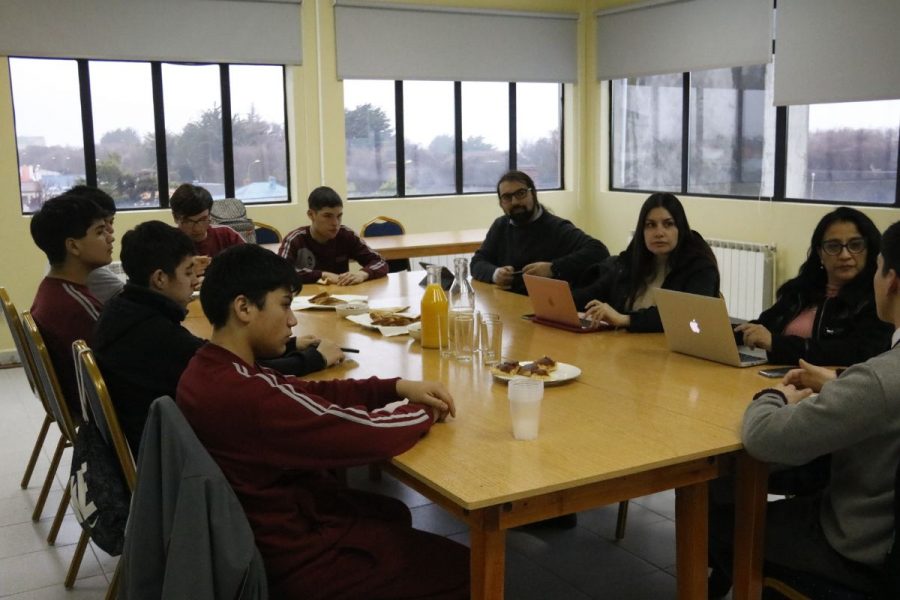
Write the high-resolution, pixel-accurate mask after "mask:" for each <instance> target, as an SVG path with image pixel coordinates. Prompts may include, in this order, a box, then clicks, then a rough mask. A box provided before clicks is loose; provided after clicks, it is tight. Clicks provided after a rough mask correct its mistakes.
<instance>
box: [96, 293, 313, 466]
mask: <svg viewBox="0 0 900 600" xmlns="http://www.w3.org/2000/svg"><path fill="white" fill-rule="evenodd" d="M186 314H187V312H186V311H185V310H184V309H183V308H182V307H181V306H179V305H178V304H176V303H175V302H173V301H172V300H169V299H168V298H166V297H165V296H163V295H162V294H158V293H156V292H153V291H151V290H149V289H147V288H144V287H140V286H136V285H132V284H130V283H129V284H126V285H125V288H124V289H123V290H122V292H121V293H120V294H119V295H118V296H115V297H114V298H112V299H110V300H109V301H108V302H107V303H106V305H105V306H104V307H103V312H102V313H101V314H100V319H99V320H98V321H97V324H96V326H95V329H94V340H93V348H92V350H93V351H94V355H95V356H96V357H97V364H98V365H99V367H100V372H101V373H102V374H103V379H104V381H105V382H106V386H107V388H108V390H109V395H110V398H111V399H112V402H113V405H114V406H115V407H116V414H117V415H118V417H119V424H120V425H121V427H122V431H123V433H124V434H125V438H126V439H127V440H128V445H129V446H130V447H131V451H132V453H133V454H134V455H135V456H137V454H138V449H139V446H140V441H141V433H142V432H143V430H144V422H145V421H146V420H147V411H148V410H149V409H150V404H151V403H152V402H153V401H154V400H155V399H156V398H159V397H160V396H171V397H173V398H174V397H175V389H176V388H177V387H178V379H179V378H180V377H181V373H182V372H183V371H184V369H185V368H186V367H187V364H188V362H189V361H190V360H191V358H192V357H193V356H194V353H195V352H196V351H197V349H198V348H200V346H202V345H203V344H205V343H206V340H204V339H202V338H198V337H197V336H195V335H194V334H192V333H191V332H190V331H188V330H187V329H185V328H184V327H182V326H181V322H182V321H183V320H184V318H185V316H186ZM265 364H267V365H268V366H271V367H274V368H276V369H278V370H280V371H282V372H284V373H289V374H292V375H305V374H306V373H310V372H312V371H317V370H319V369H323V368H324V367H325V359H324V358H323V357H322V355H321V354H319V352H318V351H316V350H315V348H308V349H306V350H305V351H302V352H297V351H296V347H292V348H289V349H288V352H287V353H286V354H285V356H284V357H282V358H278V359H274V360H272V361H266V362H265Z"/></svg>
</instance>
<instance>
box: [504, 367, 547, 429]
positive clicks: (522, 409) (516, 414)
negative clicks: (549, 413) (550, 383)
mask: <svg viewBox="0 0 900 600" xmlns="http://www.w3.org/2000/svg"><path fill="white" fill-rule="evenodd" d="M507 396H508V397H509V415H510V417H511V418H512V430H513V437H514V438H516V439H517V440H533V439H535V438H537V436H538V426H539V425H540V422H541V400H543V398H544V382H543V381H541V380H540V379H528V378H525V377H515V378H513V379H510V380H509V389H508V390H507Z"/></svg>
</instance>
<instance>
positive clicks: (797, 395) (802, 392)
mask: <svg viewBox="0 0 900 600" xmlns="http://www.w3.org/2000/svg"><path fill="white" fill-rule="evenodd" d="M772 389H774V390H778V391H779V392H781V393H782V394H784V397H785V398H786V399H787V401H788V404H797V403H798V402H800V401H801V400H803V399H804V398H809V397H810V396H812V394H813V391H812V390H811V389H809V388H803V389H799V390H798V389H797V388H796V387H794V385H793V384H790V383H789V384H784V383H777V384H775V385H773V386H772Z"/></svg>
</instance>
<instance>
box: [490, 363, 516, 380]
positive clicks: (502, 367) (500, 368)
mask: <svg viewBox="0 0 900 600" xmlns="http://www.w3.org/2000/svg"><path fill="white" fill-rule="evenodd" d="M518 372H519V363H518V362H517V361H514V360H508V361H506V362H502V363H498V364H496V365H494V366H493V367H491V373H494V374H495V375H501V376H505V377H512V376H513V375H515V374H517V373H518Z"/></svg>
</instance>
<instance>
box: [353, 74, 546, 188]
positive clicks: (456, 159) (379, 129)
mask: <svg viewBox="0 0 900 600" xmlns="http://www.w3.org/2000/svg"><path fill="white" fill-rule="evenodd" d="M562 90H563V86H562V85H561V84H556V83H485V82H458V81H457V82H442V81H376V80H360V79H356V80H344V122H345V131H346V134H345V135H346V142H347V143H346V152H347V154H346V165H347V189H348V196H349V197H350V198H351V199H352V198H363V197H369V198H371V197H384V196H392V197H407V196H422V195H437V194H463V193H478V192H493V191H494V189H495V186H496V184H497V179H499V178H500V176H501V175H502V174H503V173H504V172H505V171H507V170H509V169H516V168H518V169H521V170H523V171H525V172H527V173H529V174H530V175H531V176H532V178H534V180H535V182H536V184H537V186H538V187H539V188H540V189H560V188H562V186H563V178H562V172H563V171H562V123H563V120H562V102H563V94H562ZM510 148H515V149H516V151H515V152H510Z"/></svg>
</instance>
